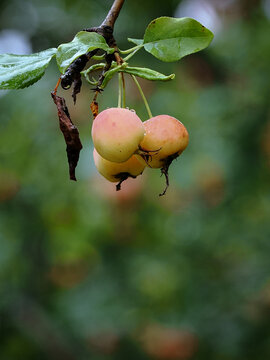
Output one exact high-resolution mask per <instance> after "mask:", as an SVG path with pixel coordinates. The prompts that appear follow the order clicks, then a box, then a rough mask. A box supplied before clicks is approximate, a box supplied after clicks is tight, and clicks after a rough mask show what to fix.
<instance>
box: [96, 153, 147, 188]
mask: <svg viewBox="0 0 270 360" xmlns="http://www.w3.org/2000/svg"><path fill="white" fill-rule="evenodd" d="M93 157H94V162H95V165H96V168H97V170H98V172H99V173H100V174H101V175H102V176H104V177H105V178H106V179H107V180H109V181H111V182H119V184H118V185H117V187H116V190H120V185H121V183H122V182H123V181H124V180H126V179H127V178H129V177H131V178H136V177H137V176H138V175H141V174H142V172H143V170H144V168H145V164H142V163H141V162H140V161H138V159H137V158H136V156H135V155H133V156H131V157H130V158H129V159H128V160H127V161H125V162H122V163H115V162H112V161H109V160H106V159H104V158H103V157H102V156H100V155H99V153H98V152H97V151H96V149H94V151H93Z"/></svg>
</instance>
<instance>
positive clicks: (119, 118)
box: [92, 108, 145, 163]
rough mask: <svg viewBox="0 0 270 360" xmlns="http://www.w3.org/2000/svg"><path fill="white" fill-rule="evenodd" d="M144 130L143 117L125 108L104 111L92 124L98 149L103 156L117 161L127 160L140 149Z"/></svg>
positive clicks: (95, 145) (95, 144)
mask: <svg viewBox="0 0 270 360" xmlns="http://www.w3.org/2000/svg"><path fill="white" fill-rule="evenodd" d="M144 132H145V130H144V126H143V123H142V121H141V119H140V118H139V117H138V116H137V115H136V114H135V112H134V111H131V110H128V109H124V108H110V109H106V110H104V111H102V112H101V113H99V114H98V115H97V117H96V118H95V120H94V122H93V126H92V138H93V143H94V147H95V149H96V151H97V152H98V153H99V154H100V156H102V158H104V159H106V160H108V161H112V162H116V163H122V162H125V161H127V160H128V159H129V158H130V157H131V156H132V155H133V154H134V152H135V151H137V150H138V147H139V143H140V142H141V141H142V139H143V137H144ZM133 161H134V160H133Z"/></svg>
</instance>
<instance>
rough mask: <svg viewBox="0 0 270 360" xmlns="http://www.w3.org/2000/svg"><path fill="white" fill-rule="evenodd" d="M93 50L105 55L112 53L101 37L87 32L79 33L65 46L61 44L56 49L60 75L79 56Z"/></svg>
mask: <svg viewBox="0 0 270 360" xmlns="http://www.w3.org/2000/svg"><path fill="white" fill-rule="evenodd" d="M95 49H102V50H104V51H106V52H107V53H112V52H113V51H114V49H112V48H110V47H109V46H108V44H107V43H106V41H105V39H104V37H103V36H101V35H99V34H97V33H95V32H88V31H80V32H78V34H76V36H75V37H74V39H73V40H72V41H71V42H69V43H66V44H61V45H59V46H58V48H57V53H56V61H57V64H58V67H59V70H60V71H61V73H64V72H65V71H66V69H67V68H68V67H69V65H70V64H71V63H72V62H73V61H74V60H76V59H77V58H78V57H79V56H81V55H83V54H85V53H87V52H88V51H92V50H95Z"/></svg>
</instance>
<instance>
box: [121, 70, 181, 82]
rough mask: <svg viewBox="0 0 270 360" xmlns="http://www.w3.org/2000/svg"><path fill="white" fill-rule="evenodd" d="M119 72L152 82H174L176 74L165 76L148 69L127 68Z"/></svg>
mask: <svg viewBox="0 0 270 360" xmlns="http://www.w3.org/2000/svg"><path fill="white" fill-rule="evenodd" d="M119 71H122V72H125V73H128V74H131V75H135V76H139V77H141V78H143V79H146V80H152V81H157V80H159V81H168V80H172V79H174V78H175V74H171V75H164V74H161V73H159V72H157V71H155V70H152V69H148V68H140V67H131V66H126V67H124V68H120V69H119Z"/></svg>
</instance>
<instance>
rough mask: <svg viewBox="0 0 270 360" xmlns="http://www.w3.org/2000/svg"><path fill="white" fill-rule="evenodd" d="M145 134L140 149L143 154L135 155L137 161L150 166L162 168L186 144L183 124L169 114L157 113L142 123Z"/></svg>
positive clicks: (187, 137) (185, 132)
mask: <svg viewBox="0 0 270 360" xmlns="http://www.w3.org/2000/svg"><path fill="white" fill-rule="evenodd" d="M143 125H144V129H145V136H144V138H143V140H142V141H141V143H140V149H141V150H142V152H143V151H144V152H145V154H143V155H142V156H137V155H136V156H137V158H138V159H139V161H141V162H143V163H145V165H148V166H149V167H151V168H162V167H164V166H166V165H167V164H168V162H170V163H171V161H172V160H173V159H175V158H176V157H178V156H179V155H180V154H181V153H182V152H183V151H184V150H185V148H186V147H187V145H188V140H189V136H188V132H187V129H186V128H185V126H184V125H183V124H182V123H181V122H180V121H179V120H177V119H176V118H174V117H172V116H169V115H158V116H155V117H153V118H151V119H149V120H147V121H145V122H144V123H143Z"/></svg>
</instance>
